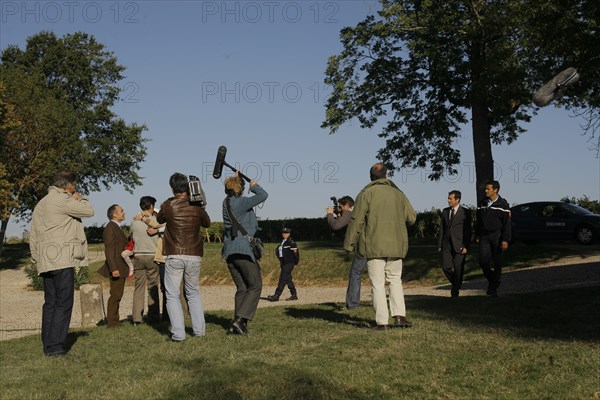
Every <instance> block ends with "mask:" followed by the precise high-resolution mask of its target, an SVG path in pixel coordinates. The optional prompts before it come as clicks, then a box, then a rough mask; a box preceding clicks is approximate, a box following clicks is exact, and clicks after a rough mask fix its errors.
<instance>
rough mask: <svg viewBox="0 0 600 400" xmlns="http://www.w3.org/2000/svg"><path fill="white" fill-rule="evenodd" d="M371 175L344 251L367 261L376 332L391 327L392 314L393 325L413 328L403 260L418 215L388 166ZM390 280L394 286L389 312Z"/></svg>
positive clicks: (379, 166)
mask: <svg viewBox="0 0 600 400" xmlns="http://www.w3.org/2000/svg"><path fill="white" fill-rule="evenodd" d="M370 175H371V183H369V184H368V185H367V186H365V187H364V188H363V190H362V191H361V192H360V193H359V194H358V197H357V198H356V204H355V205H354V210H353V213H352V218H351V220H350V224H349V225H348V229H347V231H346V238H345V240H344V249H346V250H348V251H351V252H354V251H356V254H357V255H358V256H359V257H365V258H366V259H367V269H368V271H369V278H370V279H371V294H372V297H373V308H374V309H375V321H376V323H377V327H376V329H379V330H385V329H387V328H388V320H389V316H390V312H391V315H392V317H393V319H394V322H393V326H395V327H400V328H409V327H411V326H412V323H410V322H409V321H408V320H407V319H406V306H405V304H404V291H403V288H402V259H403V258H404V257H405V256H406V253H407V251H408V232H407V230H406V224H407V223H408V224H413V223H414V222H415V220H416V213H415V210H414V209H413V207H412V205H411V204H410V202H409V201H408V198H407V197H406V196H405V195H404V193H402V191H401V190H400V189H398V187H397V186H396V185H395V184H394V182H392V181H391V180H389V179H388V178H387V168H386V167H385V165H383V164H382V163H377V164H375V165H373V166H372V167H371V170H370ZM355 246H358V248H357V249H355ZM386 281H387V282H389V287H390V307H389V310H388V305H387V301H386V295H385V282H386Z"/></svg>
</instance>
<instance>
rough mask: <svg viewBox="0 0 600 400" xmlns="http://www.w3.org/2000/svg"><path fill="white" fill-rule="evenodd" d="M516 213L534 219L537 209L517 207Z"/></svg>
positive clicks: (524, 206)
mask: <svg viewBox="0 0 600 400" xmlns="http://www.w3.org/2000/svg"><path fill="white" fill-rule="evenodd" d="M515 211H516V213H517V214H519V215H523V216H528V217H532V216H534V215H535V207H532V206H530V205H523V206H517V207H516V208H515Z"/></svg>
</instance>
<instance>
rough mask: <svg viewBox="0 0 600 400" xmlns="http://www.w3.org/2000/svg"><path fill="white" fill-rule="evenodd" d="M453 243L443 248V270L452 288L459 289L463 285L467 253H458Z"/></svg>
mask: <svg viewBox="0 0 600 400" xmlns="http://www.w3.org/2000/svg"><path fill="white" fill-rule="evenodd" d="M451 247H452V245H451V244H448V245H447V247H446V248H444V247H443V248H442V271H443V272H444V275H446V278H448V281H449V282H450V283H451V284H452V290H454V291H458V290H460V287H461V286H462V282H463V274H464V270H465V254H460V253H456V252H455V251H454V250H453V249H452V248H451Z"/></svg>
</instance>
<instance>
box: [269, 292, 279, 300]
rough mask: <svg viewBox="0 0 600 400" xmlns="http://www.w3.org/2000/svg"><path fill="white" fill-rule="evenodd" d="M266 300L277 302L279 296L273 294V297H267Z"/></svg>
mask: <svg viewBox="0 0 600 400" xmlns="http://www.w3.org/2000/svg"><path fill="white" fill-rule="evenodd" d="M267 300H269V301H279V296H278V295H276V294H273V295H270V296H267Z"/></svg>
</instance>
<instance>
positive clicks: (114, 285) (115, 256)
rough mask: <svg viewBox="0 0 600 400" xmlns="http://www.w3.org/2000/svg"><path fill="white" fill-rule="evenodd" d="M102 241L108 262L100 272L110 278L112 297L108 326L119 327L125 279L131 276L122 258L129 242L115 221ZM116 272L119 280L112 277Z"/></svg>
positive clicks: (108, 305)
mask: <svg viewBox="0 0 600 400" xmlns="http://www.w3.org/2000/svg"><path fill="white" fill-rule="evenodd" d="M102 240H103V241H104V254H105V256H106V262H105V263H104V265H103V266H102V268H100V271H99V272H100V274H101V275H102V276H104V277H106V278H110V297H109V298H108V304H107V307H106V324H107V325H108V327H109V328H110V327H113V326H117V325H119V303H120V302H121V298H122V297H123V292H124V290H125V278H127V275H128V274H129V267H128V266H127V263H125V260H123V257H121V253H122V252H123V249H124V248H125V246H127V244H128V242H129V241H128V240H127V237H126V236H125V233H124V232H123V230H122V229H121V227H120V226H119V225H118V224H117V223H116V222H114V221H110V222H109V223H108V224H106V226H105V227H104V232H103V233H102ZM116 270H118V271H119V274H120V275H121V276H120V277H119V278H114V277H112V275H111V274H112V271H116Z"/></svg>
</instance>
